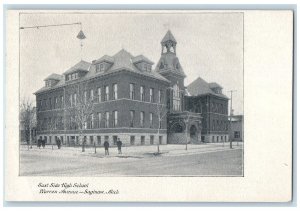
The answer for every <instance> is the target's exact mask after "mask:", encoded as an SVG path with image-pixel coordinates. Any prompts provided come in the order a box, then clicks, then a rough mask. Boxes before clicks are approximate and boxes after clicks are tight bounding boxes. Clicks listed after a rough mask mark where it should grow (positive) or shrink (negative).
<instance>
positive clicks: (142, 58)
mask: <svg viewBox="0 0 300 211" xmlns="http://www.w3.org/2000/svg"><path fill="white" fill-rule="evenodd" d="M141 61H144V62H146V63H148V64H154V62H152V61H150V59H148V58H147V57H145V56H143V55H138V56H136V57H134V58H133V59H132V62H133V63H134V64H135V63H138V62H141Z"/></svg>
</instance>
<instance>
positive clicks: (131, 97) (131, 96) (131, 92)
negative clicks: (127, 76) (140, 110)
mask: <svg viewBox="0 0 300 211" xmlns="http://www.w3.org/2000/svg"><path fill="white" fill-rule="evenodd" d="M129 90H130V92H129V95H130V99H132V100H134V84H130V85H129Z"/></svg>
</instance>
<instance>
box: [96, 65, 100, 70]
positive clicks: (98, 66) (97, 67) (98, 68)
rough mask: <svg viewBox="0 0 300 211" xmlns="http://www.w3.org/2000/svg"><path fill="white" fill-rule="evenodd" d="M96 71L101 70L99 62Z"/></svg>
mask: <svg viewBox="0 0 300 211" xmlns="http://www.w3.org/2000/svg"><path fill="white" fill-rule="evenodd" d="M95 66H96V72H99V71H100V65H99V64H96V65H95Z"/></svg>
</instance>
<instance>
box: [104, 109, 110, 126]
mask: <svg viewBox="0 0 300 211" xmlns="http://www.w3.org/2000/svg"><path fill="white" fill-rule="evenodd" d="M105 127H106V128H108V127H109V112H105Z"/></svg>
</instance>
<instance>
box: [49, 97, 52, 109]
mask: <svg viewBox="0 0 300 211" xmlns="http://www.w3.org/2000/svg"><path fill="white" fill-rule="evenodd" d="M49 109H52V100H51V98H49Z"/></svg>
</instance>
